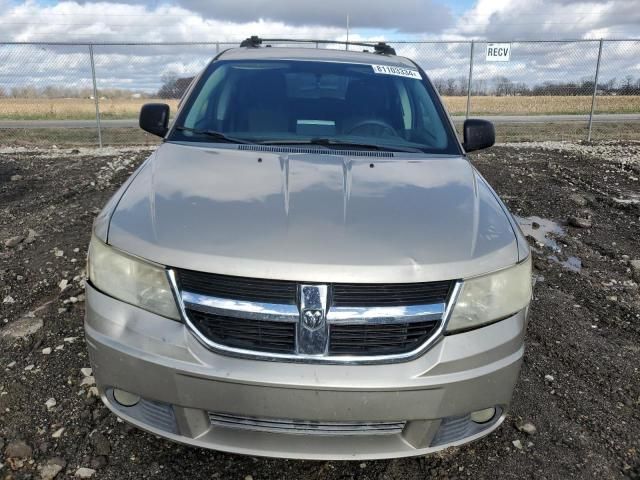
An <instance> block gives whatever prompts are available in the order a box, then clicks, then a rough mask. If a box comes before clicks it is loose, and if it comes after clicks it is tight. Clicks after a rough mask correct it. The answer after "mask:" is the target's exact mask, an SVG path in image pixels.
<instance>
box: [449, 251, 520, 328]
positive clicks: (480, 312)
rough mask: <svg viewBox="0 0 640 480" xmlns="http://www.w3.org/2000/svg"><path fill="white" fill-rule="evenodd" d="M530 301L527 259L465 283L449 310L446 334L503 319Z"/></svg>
mask: <svg viewBox="0 0 640 480" xmlns="http://www.w3.org/2000/svg"><path fill="white" fill-rule="evenodd" d="M530 300H531V255H529V258H527V260H525V261H524V262H522V263H519V264H518V265H516V266H515V267H511V268H507V269H506V270H501V271H499V272H495V273H491V274H489V275H484V276H482V277H476V278H472V279H469V280H465V281H464V283H463V284H462V290H461V291H460V294H459V295H458V300H457V302H456V304H455V305H454V307H453V312H452V314H451V318H450V319H449V323H448V324H447V331H448V332H455V331H458V330H466V329H469V328H475V327H479V326H481V325H484V324H486V323H491V322H493V321H496V320H500V319H503V318H507V317H509V316H510V315H513V314H514V313H517V312H519V311H520V310H522V309H523V308H525V307H526V306H527V305H528V304H529V301H530Z"/></svg>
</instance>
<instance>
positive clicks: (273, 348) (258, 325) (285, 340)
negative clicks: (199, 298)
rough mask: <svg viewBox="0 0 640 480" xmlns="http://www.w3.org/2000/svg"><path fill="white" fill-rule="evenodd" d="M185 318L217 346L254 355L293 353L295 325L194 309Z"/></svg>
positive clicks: (188, 311)
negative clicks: (240, 349) (257, 353)
mask: <svg viewBox="0 0 640 480" xmlns="http://www.w3.org/2000/svg"><path fill="white" fill-rule="evenodd" d="M187 315H188V316H189V318H190V319H191V322H193V324H194V325H195V326H196V328H197V329H198V330H199V331H200V332H201V333H202V334H203V335H204V336H206V337H207V338H208V339H209V340H211V341H212V342H216V343H218V344H220V345H225V346H227V347H232V348H242V349H245V350H254V351H258V352H271V353H294V352H295V348H296V344H295V342H296V325H295V323H291V322H263V321H260V320H248V319H243V318H235V317H224V316H221V315H213V314H209V313H203V312H198V311H196V310H187Z"/></svg>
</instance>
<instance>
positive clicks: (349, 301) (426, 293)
mask: <svg viewBox="0 0 640 480" xmlns="http://www.w3.org/2000/svg"><path fill="white" fill-rule="evenodd" d="M452 285H453V282H450V281H445V282H425V283H336V284H334V285H333V305H335V306H339V307H384V306H394V307H396V306H405V305H424V304H426V303H444V302H445V301H446V300H447V296H448V295H449V292H450V290H451V287H452Z"/></svg>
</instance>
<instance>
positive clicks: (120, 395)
mask: <svg viewBox="0 0 640 480" xmlns="http://www.w3.org/2000/svg"><path fill="white" fill-rule="evenodd" d="M113 398H115V399H116V402H118V403H119V404H120V405H122V406H123V407H133V406H134V405H135V404H137V403H138V402H139V401H140V396H139V395H136V394H135V393H129V392H125V391H124V390H118V389H117V388H114V389H113Z"/></svg>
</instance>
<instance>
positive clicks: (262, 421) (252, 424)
mask: <svg viewBox="0 0 640 480" xmlns="http://www.w3.org/2000/svg"><path fill="white" fill-rule="evenodd" d="M209 421H210V422H211V424H212V425H214V426H218V427H226V428H237V429H242V430H253V431H258V432H271V433H288V434H294V435H295V434H297V435H341V436H342V435H394V434H398V433H401V432H402V430H403V429H404V427H405V425H406V422H404V421H401V422H325V421H312V420H292V419H278V418H266V417H245V416H239V415H230V414H226V413H214V412H209Z"/></svg>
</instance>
